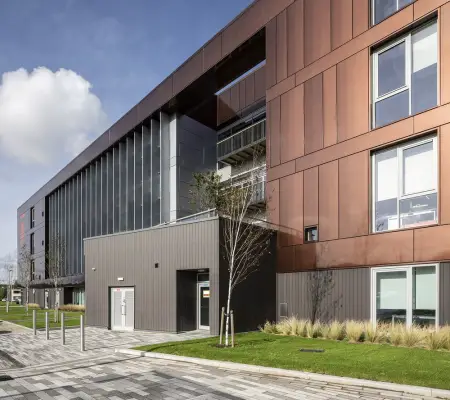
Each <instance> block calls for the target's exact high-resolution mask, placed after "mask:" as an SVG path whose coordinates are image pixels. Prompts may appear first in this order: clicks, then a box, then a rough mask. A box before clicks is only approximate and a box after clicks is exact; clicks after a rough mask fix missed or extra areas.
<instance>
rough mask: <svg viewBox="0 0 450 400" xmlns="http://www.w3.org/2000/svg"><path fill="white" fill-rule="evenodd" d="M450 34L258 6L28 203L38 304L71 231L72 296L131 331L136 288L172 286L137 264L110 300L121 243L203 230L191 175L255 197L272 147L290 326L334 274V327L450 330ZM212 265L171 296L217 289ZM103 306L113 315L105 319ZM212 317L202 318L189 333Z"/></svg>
mask: <svg viewBox="0 0 450 400" xmlns="http://www.w3.org/2000/svg"><path fill="white" fill-rule="evenodd" d="M449 29H450V1H448V0H415V1H414V0H404V1H392V0H277V1H275V0H257V1H255V2H254V3H252V5H251V6H250V7H248V8H247V9H246V10H244V11H243V12H242V13H241V14H240V15H239V16H237V17H236V18H235V19H234V20H233V21H232V22H230V24H228V25H227V26H226V27H225V28H224V29H223V30H221V31H220V32H219V33H218V34H217V35H215V36H214V37H213V38H212V39H211V40H210V41H208V42H207V43H206V44H205V45H204V46H203V47H202V48H201V49H199V50H198V51H197V52H196V53H195V54H194V55H193V56H192V57H191V58H189V59H188V60H187V61H186V62H185V63H184V64H182V65H181V66H180V67H179V68H178V69H177V70H176V71H175V72H173V73H172V74H171V75H170V76H169V77H168V78H167V79H165V80H164V81H163V82H162V83H161V84H160V85H159V86H157V87H156V88H155V89H154V90H153V91H152V92H151V93H149V94H148V95H147V96H146V97H145V98H144V99H143V100H142V101H141V102H140V103H139V104H137V105H136V106H135V107H133V108H132V109H131V110H130V111H129V112H128V113H127V114H125V115H124V117H123V118H122V119H120V120H119V121H118V122H117V123H116V124H114V125H113V126H112V127H111V128H110V129H108V130H107V131H106V132H105V133H104V134H103V135H101V136H100V137H99V138H98V139H97V140H96V141H95V142H94V143H92V144H91V145H90V146H89V147H88V148H87V149H86V150H85V151H84V152H83V153H81V154H80V155H79V156H78V157H76V158H75V159H74V160H73V161H72V162H71V163H70V164H69V165H67V167H66V168H64V169H63V170H62V171H61V172H60V173H58V174H57V175H56V176H55V177H53V178H52V179H51V180H50V181H49V182H48V183H47V184H46V185H45V186H44V187H43V188H41V189H40V190H39V191H38V192H37V193H35V194H34V195H33V196H31V198H30V199H29V200H27V201H26V202H25V203H24V204H23V205H22V206H20V207H19V210H18V245H19V246H21V244H22V243H26V244H27V246H29V247H30V249H32V250H33V253H34V255H35V285H36V287H42V289H36V292H38V291H39V290H44V291H45V290H48V289H45V285H46V282H47V283H48V276H47V275H48V274H46V267H45V257H44V254H45V253H46V252H51V251H52V248H51V247H52V246H51V243H53V242H54V241H53V240H52V238H55V237H59V236H61V237H63V238H64V241H65V245H66V249H67V257H66V260H65V267H64V275H65V276H66V277H67V280H66V282H65V289H64V294H63V298H64V300H62V298H61V297H60V301H61V302H62V301H64V302H76V301H82V300H83V298H84V294H83V293H84V292H83V290H84V289H83V288H84V287H85V286H86V288H89V286H90V284H89V282H88V281H89V279H92V282H93V285H92V288H95V290H94V289H92V292H91V291H90V289H87V293H86V302H87V305H88V313H90V312H91V311H92V312H93V314H92V317H91V320H92V321H93V320H99V321H100V320H101V321H103V322H102V325H103V326H108V327H113V322H111V318H115V317H114V311H117V313H116V314H117V318H118V319H121V318H122V317H121V316H122V315H123V312H124V310H125V308H120V307H122V306H121V304H124V303H126V299H127V298H128V300H129V302H131V296H133V304H137V303H134V301H135V300H136V301H138V296H142V294H141V293H138V286H137V280H138V279H139V276H140V277H141V279H142V278H144V279H146V280H149V281H151V280H152V279H160V278H155V275H154V271H153V272H152V274H150V273H148V274H146V275H145V277H144V276H143V275H139V274H137V273H136V274H131V273H130V275H127V273H126V272H127V270H126V269H120V268H124V266H123V265H122V267H119V266H117V268H119V269H117V271H116V272H111V277H114V278H111V279H113V280H114V283H113V282H112V281H111V282H110V281H108V279H109V278H108V279H107V278H106V277H105V278H104V280H105V285H104V287H101V285H100V283H99V282H101V281H97V280H96V279H97V278H95V276H94V275H100V274H98V273H97V272H98V271H99V270H98V269H97V268H99V267H97V265H101V269H102V274H103V273H105V274H107V272H108V265H107V264H105V261H104V258H102V257H106V256H107V255H108V254H109V253H112V252H113V248H114V246H115V243H116V241H119V242H120V241H121V240H125V239H121V238H131V237H133V239H127V240H131V242H132V243H135V241H137V242H136V243H141V242H139V240H143V239H142V237H146V235H147V236H148V237H150V236H151V235H157V234H156V233H155V232H162V231H165V230H174V229H175V228H176V225H178V224H180V223H181V224H183V223H191V221H190V220H192V219H196V218H199V217H198V216H197V214H196V211H197V210H195V209H194V208H193V206H192V205H191V204H190V202H189V185H190V182H191V181H192V176H193V173H195V172H200V171H207V170H214V169H217V170H218V171H219V173H220V174H221V176H222V179H223V180H224V181H225V180H231V181H232V182H233V184H234V183H235V184H245V182H246V180H247V179H248V174H249V173H250V171H251V169H252V168H253V167H254V165H252V163H251V159H252V155H254V154H255V150H256V149H257V150H258V154H260V157H261V162H260V163H259V164H258V168H262V169H263V170H264V173H263V174H261V175H260V176H261V177H262V178H261V180H260V181H259V182H258V185H260V187H261V190H260V191H259V193H260V195H259V198H258V199H255V203H257V205H258V207H259V209H260V208H264V207H265V205H267V211H266V216H267V219H268V220H269V221H270V222H271V223H272V226H273V227H277V228H276V229H277V230H278V235H277V249H276V253H277V259H276V265H275V267H276V291H275V292H274V296H273V299H271V302H272V303H271V304H273V307H274V310H276V318H283V317H286V316H289V315H298V316H301V317H308V314H309V312H310V307H311V305H310V298H309V296H308V290H309V289H308V288H309V287H311V279H314V277H316V276H317V274H316V273H314V271H330V272H329V273H330V274H331V276H332V279H331V282H332V283H331V286H330V290H329V296H327V300H326V301H325V302H324V304H323V308H324V314H326V318H339V319H346V318H354V319H372V320H373V321H376V320H383V321H402V322H404V323H406V324H412V323H420V324H427V325H438V324H445V323H449V322H450V296H449V294H448V293H450V292H449V291H448V288H449V287H450V264H448V263H447V262H448V261H449V260H450V252H449V250H448V249H447V245H446V240H447V238H450V226H449V223H450V200H448V199H449V198H450V197H449V196H450V183H449V182H450V177H448V176H447V175H448V174H449V172H448V168H447V163H448V162H447V161H446V160H447V159H448V155H447V154H446V153H447V152H448V150H447V148H450V105H449V103H450V79H449V78H448V76H450V31H449ZM447 192H449V193H447ZM198 223H200V222H198ZM198 229H200V228H198ZM200 230H201V229H200ZM142 232H147V233H145V234H144V233H142ZM135 235H138V236H139V235H141V236H139V237H140V238H141V239H138V236H135ZM142 235H143V236H142ZM167 235H168V236H170V235H169V234H167ZM112 238H114V239H112ZM87 239H89V240H87ZM147 239H148V238H147ZM147 239H146V240H147ZM148 240H149V239H148ZM158 240H159V239H158ZM179 240H181V239H179ZM183 240H184V237H183ZM191 240H196V239H195V238H191ZM119 242H117V243H119ZM205 243H206V241H205ZM141 245H143V244H141ZM117 246H118V247H117V248H121V249H123V251H124V252H127V251H130V249H132V248H134V249H135V251H136V254H143V253H144V252H143V251H142V249H141V248H139V246H138V247H136V246H137V245H136V244H132V245H130V246H122V247H121V246H119V245H118V244H117ZM161 246H164V244H161ZM192 246H193V247H195V245H194V244H193V245H192ZM148 247H149V248H151V246H148ZM169 247H170V246H169ZM99 249H101V251H100V250H99ZM108 249H109V250H108ZM197 250H198V251H199V253H202V251H205V252H207V249H206V248H205V247H200V248H198V249H197ZM146 251H147V253H146V255H143V256H142V257H141V258H140V261H139V262H136V261H131V260H132V259H131V258H129V254H128V253H127V256H126V258H124V261H123V264H124V265H128V264H130V265H134V266H133V267H130V270H134V269H136V270H138V271H140V270H141V269H142V268H144V267H143V266H142V265H141V263H142V262H143V261H142V260H143V259H148V260H149V263H151V268H154V269H155V265H154V264H159V262H158V260H156V259H155V256H153V255H152V254H149V253H148V251H150V250H148V249H147V250H146ZM154 251H157V250H154ZM173 251H176V249H173ZM180 251H181V250H180ZM160 256H161V257H162V255H160ZM118 257H119V255H118ZM158 257H159V256H158ZM158 257H157V258H158ZM166 259H168V258H166ZM111 263H113V264H114V265H116V264H115V262H113V261H111ZM196 263H197V264H196ZM199 264H202V262H200V261H198V260H197V261H196V260H194V259H192V260H191V261H189V262H186V263H185V264H183V265H179V267H173V268H175V270H174V271H172V272H171V274H172V275H170V276H171V278H170V279H171V281H170V282H171V283H169V285H173V286H171V288H172V289H173V288H175V292H177V289H176V288H177V286H176V282H178V279H181V281H179V282H190V281H193V280H194V277H193V275H192V276H188V275H189V274H188V275H180V274H181V272H180V273H178V272H177V271H182V270H191V271H197V272H196V274H197V275H196V279H198V277H199V276H202V270H204V269H206V267H205V264H204V263H203V264H202V265H199ZM174 265H177V263H176V262H175V263H174ZM114 268H116V267H114ZM167 268H169V267H167ZM210 268H211V270H210V272H209V274H211V276H212V272H211V271H213V269H214V268H213V267H212V266H211V267H210ZM217 268H219V267H217ZM268 268H269V267H268ZM111 269H113V267H111ZM157 269H158V268H157ZM161 270H162V269H158V271H161ZM219 272H220V268H219ZM219 275H220V273H219ZM168 276H169V275H168ZM180 276H181V277H180ZM119 278H122V280H118V279H119ZM203 278H205V275H203ZM205 279H206V278H205ZM208 279H209V278H208ZM85 281H86V283H85ZM107 281H108V282H109V283H106V282H107ZM164 282H166V281H164ZM196 282H197V280H196ZM206 282H209V280H208V281H206V280H204V281H198V282H197V284H198V285H200V286H198V287H204V286H201V285H202V284H203V285H205V284H206ZM183 284H184V283H183ZM210 284H211V287H208V289H205V287H206V286H205V287H204V291H207V292H208V297H205V298H208V299H209V298H210V297H209V295H210V290H212V285H213V283H212V278H211V282H210ZM215 284H216V283H215ZM99 285H100V286H99ZM180 285H181V283H180ZM217 285H218V286H217V287H219V286H220V284H218V283H217ZM188 286H189V285H188ZM115 288H116V289H117V288H119V290H116V292H117V296H116V295H115V291H114V289H115ZM120 288H123V290H122V289H120ZM127 288H129V289H131V288H134V290H135V291H136V292H133V293H132V294H131V290H130V291H128V289H127ZM172 289H170V290H172ZM145 290H147V289H145V286H144V287H143V288H141V289H139V292H142V291H145ZM215 290H218V289H215ZM219 291H220V290H219ZM94 292H95V293H94ZM90 293H91V294H90ZM199 293H200V292H199ZM216 295H219V294H217V293H216V294H214V295H213V293H212V292H211V300H212V299H213V298H214V299H217V298H218V297H214V296H216ZM39 296H41V295H39ZM45 296H47V294H45ZM96 296H97V297H96ZM98 296H100V297H98ZM127 296H128V297H127ZM41 297H42V296H41ZM89 297H91V298H96V299H97V300H96V301H98V302H100V303H99V305H98V306H95V309H94V306H92V307H93V308H92V310H91V311H89V308H90V307H89V304H90V300H89ZM50 298H51V295H50ZM100 298H101V299H102V300H101V301H100ZM140 298H141V299H142V298H144V297H140ZM201 298H203V297H201V296H200V297H197V300H196V301H197V303H198V304H201ZM77 299H80V300H77ZM148 299H150V298H148ZM152 299H153V300H152V301H157V302H163V297H158V298H152ZM191 300H192V299H191ZM54 301H56V299H55V300H54ZM139 301H141V300H139ZM177 301H178V300H176V299H175V298H174V297H171V298H170V301H168V302H169V303H170V304H177ZM192 301H193V300H192ZM214 301H215V303H214V304H215V305H214V307H219V306H220V305H221V304H219V303H220V301H219V302H217V301H216V300H214ZM50 303H51V300H50ZM182 303H184V302H182ZM91 304H93V303H91ZM114 304H116V306H114ZM141 304H144V303H141ZM119 306H120V307H119ZM97 307H100V309H98V308H97ZM114 307H115V308H114ZM180 307H181V305H180ZM268 308H270V307H268ZM94 310H95V313H94ZM99 310H100V311H99ZM174 310H175V311H174ZM176 310H177V308H176V307H175V308H173V309H171V311H170V312H169V313H171V314H170V315H172V317H170V318H171V319H170V321H169V320H164V321H165V322H161V323H159V324H156V325H154V324H153V323H151V322H149V323H147V322H145V321H147V320H148V318H150V317H148V316H147V317H144V316H138V315H137V314H136V313H137V312H138V310H137V309H134V311H133V313H134V314H133V315H134V316H135V317H136V318H133V327H137V326H139V328H145V329H159V328H160V329H163V330H178V328H177V326H181V325H182V324H181V325H177V323H178V322H177V321H178V318H180V316H179V313H178V311H176ZM216 311H218V310H215V311H214V313H213V314H211V313H212V311H211V310H210V312H209V314H208V315H209V317H210V318H212V319H214V323H211V326H216V325H217V318H218V314H217V313H216ZM144 312H145V310H144V309H143V306H142V305H141V306H140V308H139V313H144ZM99 313H104V315H102V316H100V314H99ZM152 313H155V315H157V312H156V311H152ZM150 314H151V313H150ZM150 314H149V315H150ZM139 315H140V314H139ZM151 315H153V314H151ZM267 315H270V313H268V314H267ZM200 316H201V307H200V308H197V317H196V318H197V323H196V324H194V325H192V324H191V325H192V326H194V327H199V326H200V325H201V324H200V323H199V321H200ZM89 318H90V317H89V314H88V323H89ZM124 318H125V317H124ZM139 318H140V319H139ZM155 318H156V317H155ZM158 318H159V317H158ZM261 318H262V316H261ZM324 318H325V316H324ZM122 319H123V318H122ZM138 319H139V321H144V322H145V323H144V322H142V323H141V322H139V323H138V322H137V321H138ZM191 322H192V321H191ZM200 322H201V321H200ZM210 322H211V321H210ZM261 322H264V321H260V323H261ZM121 324H122V325H121V326H122V327H126V326H129V324H130V322H129V321H128V322H127V321H125V320H123V321H121ZM127 324H128V325H127ZM136 324H137V325H136ZM191 325H189V326H191ZM158 327H159V328H158ZM180 329H181V328H180ZM211 330H212V331H215V328H214V329H213V328H211Z"/></svg>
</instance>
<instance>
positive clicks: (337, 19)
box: [331, 0, 353, 49]
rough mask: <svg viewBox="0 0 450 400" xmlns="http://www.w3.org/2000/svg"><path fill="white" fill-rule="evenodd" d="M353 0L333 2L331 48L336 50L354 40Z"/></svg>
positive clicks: (333, 0)
mask: <svg viewBox="0 0 450 400" xmlns="http://www.w3.org/2000/svg"><path fill="white" fill-rule="evenodd" d="M352 3H353V0H331V48H332V49H335V48H337V47H339V46H341V45H343V44H344V43H346V42H348V41H349V40H351V39H352V35H353V13H352V8H353V4H352Z"/></svg>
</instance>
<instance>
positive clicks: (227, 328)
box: [225, 273, 231, 347]
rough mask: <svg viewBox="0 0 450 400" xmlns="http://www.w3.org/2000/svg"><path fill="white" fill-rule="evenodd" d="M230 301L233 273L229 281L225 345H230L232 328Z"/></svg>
mask: <svg viewBox="0 0 450 400" xmlns="http://www.w3.org/2000/svg"><path fill="white" fill-rule="evenodd" d="M230 303H231V273H230V279H229V281H228V298H227V317H226V323H225V347H228V345H229V343H228V331H229V328H230Z"/></svg>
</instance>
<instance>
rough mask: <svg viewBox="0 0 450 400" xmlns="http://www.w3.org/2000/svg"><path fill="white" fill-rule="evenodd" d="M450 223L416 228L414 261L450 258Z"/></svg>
mask: <svg viewBox="0 0 450 400" xmlns="http://www.w3.org/2000/svg"><path fill="white" fill-rule="evenodd" d="M449 243H450V225H441V226H433V227H429V228H423V229H416V230H414V261H438V260H450V246H449V245H448V244H449Z"/></svg>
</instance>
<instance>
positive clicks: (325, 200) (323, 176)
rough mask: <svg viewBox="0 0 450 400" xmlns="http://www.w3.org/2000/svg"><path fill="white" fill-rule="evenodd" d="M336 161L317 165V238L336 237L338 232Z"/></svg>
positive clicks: (330, 238) (337, 177) (337, 176)
mask: <svg viewBox="0 0 450 400" xmlns="http://www.w3.org/2000/svg"><path fill="white" fill-rule="evenodd" d="M338 168H339V167H338V162H337V161H333V162H330V163H327V164H322V165H320V166H319V240H332V239H337V238H338V234H339V226H338V224H339V186H338V182H339V175H338V171H339V170H338Z"/></svg>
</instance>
